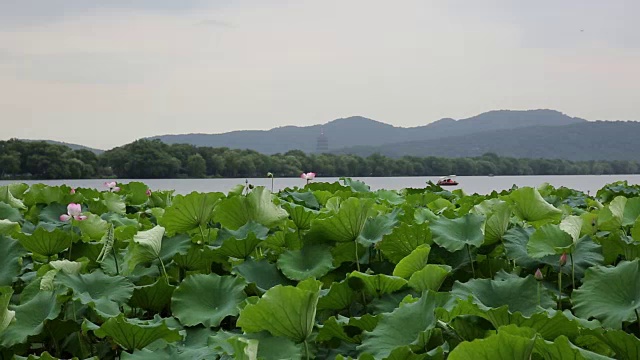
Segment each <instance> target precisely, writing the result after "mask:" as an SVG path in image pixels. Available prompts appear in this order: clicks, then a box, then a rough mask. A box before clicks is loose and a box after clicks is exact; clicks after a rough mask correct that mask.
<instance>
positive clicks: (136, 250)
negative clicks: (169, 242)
mask: <svg viewBox="0 0 640 360" xmlns="http://www.w3.org/2000/svg"><path fill="white" fill-rule="evenodd" d="M163 236H164V228H163V227H162V226H155V227H153V228H151V229H149V230H146V231H139V232H138V233H137V234H136V235H135V236H134V237H133V241H132V242H130V243H129V249H128V251H127V255H126V257H125V262H126V264H127V269H128V270H127V273H131V272H133V270H134V269H135V267H136V266H137V265H138V264H141V263H145V262H149V261H151V260H154V259H158V258H159V257H160V253H161V250H162V238H163Z"/></svg>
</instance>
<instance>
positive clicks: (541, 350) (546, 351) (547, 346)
mask: <svg viewBox="0 0 640 360" xmlns="http://www.w3.org/2000/svg"><path fill="white" fill-rule="evenodd" d="M534 351H535V352H536V354H538V355H540V356H541V357H542V358H543V359H545V360H555V359H575V360H607V359H611V360H612V358H610V357H608V356H603V355H600V354H596V353H594V352H591V351H588V350H585V349H582V348H580V347H578V346H576V345H574V344H572V343H571V342H570V341H569V339H568V338H567V337H566V336H562V335H561V336H559V337H558V338H556V339H555V340H554V341H553V342H551V341H547V340H544V339H540V338H538V339H536V341H535V350H534Z"/></svg>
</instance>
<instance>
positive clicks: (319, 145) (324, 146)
mask: <svg viewBox="0 0 640 360" xmlns="http://www.w3.org/2000/svg"><path fill="white" fill-rule="evenodd" d="M327 151H329V138H328V137H327V135H325V134H324V128H320V136H318V139H317V141H316V152H318V153H323V152H327Z"/></svg>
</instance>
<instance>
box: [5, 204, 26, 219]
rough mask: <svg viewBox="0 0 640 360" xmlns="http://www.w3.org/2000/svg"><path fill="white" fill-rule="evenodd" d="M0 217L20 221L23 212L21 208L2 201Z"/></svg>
mask: <svg viewBox="0 0 640 360" xmlns="http://www.w3.org/2000/svg"><path fill="white" fill-rule="evenodd" d="M0 219H6V220H10V221H13V222H19V221H21V220H22V214H20V210H18V209H16V208H14V207H12V206H11V205H9V204H6V203H3V202H0Z"/></svg>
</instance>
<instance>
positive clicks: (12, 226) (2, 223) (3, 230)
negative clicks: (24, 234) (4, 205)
mask: <svg viewBox="0 0 640 360" xmlns="http://www.w3.org/2000/svg"><path fill="white" fill-rule="evenodd" d="M19 231H20V224H18V223H17V222H13V221H11V220H7V219H2V220H0V236H3V235H5V236H11V235H13V234H15V233H17V232H19Z"/></svg>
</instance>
